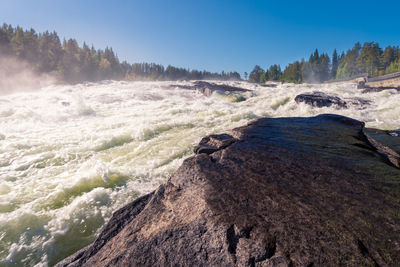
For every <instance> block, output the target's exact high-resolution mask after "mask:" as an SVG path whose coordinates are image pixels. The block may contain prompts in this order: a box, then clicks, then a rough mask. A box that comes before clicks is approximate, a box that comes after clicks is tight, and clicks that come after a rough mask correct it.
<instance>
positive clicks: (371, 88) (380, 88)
mask: <svg viewBox="0 0 400 267" xmlns="http://www.w3.org/2000/svg"><path fill="white" fill-rule="evenodd" d="M359 89H363V90H362V93H364V94H365V93H374V92H381V91H384V90H396V91H398V92H400V87H394V86H363V87H360V88H359Z"/></svg>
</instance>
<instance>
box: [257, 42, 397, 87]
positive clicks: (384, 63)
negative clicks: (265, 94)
mask: <svg viewBox="0 0 400 267" xmlns="http://www.w3.org/2000/svg"><path fill="white" fill-rule="evenodd" d="M395 72H400V49H399V47H398V46H387V47H386V48H385V49H384V50H383V49H382V48H381V47H380V46H379V44H378V43H375V42H366V43H364V44H363V45H362V46H361V44H360V43H356V44H355V45H354V47H353V48H352V49H349V50H347V52H346V53H344V52H342V53H341V55H340V56H339V55H338V53H337V51H336V49H335V50H334V51H333V54H332V58H330V57H329V55H328V54H325V53H323V54H320V53H319V52H318V49H316V50H315V51H314V53H312V54H311V55H310V57H309V59H308V60H304V59H302V60H301V61H295V62H293V63H292V64H289V65H288V66H287V67H286V68H285V69H284V70H283V71H282V70H281V67H280V66H279V65H272V66H270V67H269V68H268V69H266V70H263V69H262V68H261V67H260V66H255V67H254V69H253V70H252V71H251V73H250V75H249V81H251V82H261V83H263V82H265V81H274V80H280V81H284V82H294V83H303V82H309V83H315V82H324V81H328V80H344V79H347V78H350V77H354V76H357V75H359V74H364V73H366V74H367V75H368V77H377V76H381V75H385V74H390V73H395Z"/></svg>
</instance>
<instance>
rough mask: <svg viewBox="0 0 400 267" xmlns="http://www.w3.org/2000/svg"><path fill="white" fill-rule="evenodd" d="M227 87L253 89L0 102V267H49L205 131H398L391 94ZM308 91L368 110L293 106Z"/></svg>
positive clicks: (150, 186)
mask: <svg viewBox="0 0 400 267" xmlns="http://www.w3.org/2000/svg"><path fill="white" fill-rule="evenodd" d="M182 83H185V84H186V83H188V82H182ZM229 84H230V85H234V86H240V87H244V88H247V89H251V90H253V91H252V92H248V93H245V94H243V95H242V96H235V95H229V96H223V95H220V94H213V95H212V96H211V97H205V96H203V95H201V94H200V93H198V92H196V91H192V90H185V89H181V88H178V87H174V86H173V83H170V82H131V83H127V82H111V81H110V82H103V83H95V84H80V85H75V86H56V87H54V86H52V87H46V88H43V89H41V90H40V91H36V92H30V93H21V94H11V95H7V96H0V265H6V266H13V265H25V266H32V265H38V266H47V265H52V264H54V263H56V262H57V261H59V260H61V259H63V258H64V257H66V256H68V255H70V254H71V253H73V252H75V251H77V250H78V249H80V248H82V247H84V246H85V245H87V244H89V243H90V242H92V241H93V240H94V238H95V237H96V235H97V234H98V233H99V232H100V231H101V227H102V226H103V225H104V224H105V223H106V222H107V220H108V219H109V218H110V216H111V215H112V213H113V212H114V211H115V210H117V209H118V208H120V207H122V206H123V205H125V204H127V203H129V202H131V201H132V200H134V199H135V198H137V197H138V196H140V195H143V194H145V193H148V192H150V191H152V190H154V189H155V188H156V187H157V186H158V185H159V184H160V183H162V182H163V181H165V180H166V179H167V178H168V177H170V176H171V175H172V174H173V173H174V171H175V170H176V169H177V168H178V167H179V166H180V164H181V163H182V161H183V159H185V158H186V157H188V156H190V155H191V154H192V150H193V147H194V145H196V144H197V143H198V142H199V140H200V139H201V138H202V137H204V136H205V135H208V134H212V133H223V132H229V130H231V129H232V128H235V127H238V126H241V125H244V124H246V123H247V122H249V121H251V120H253V119H256V118H260V117H282V116H315V115H318V114H322V113H336V114H341V115H345V116H350V117H353V118H355V119H358V120H362V121H365V122H366V124H367V126H368V127H375V128H381V129H398V128H400V106H399V105H398V103H400V94H398V93H397V92H395V91H391V90H387V91H382V92H378V93H369V94H361V92H360V90H357V89H356V88H355V85H353V84H340V85H338V84H337V85H291V84H285V85H280V86H278V87H277V88H265V87H259V86H257V85H253V84H248V83H245V82H230V83H229ZM316 90H317V91H323V92H326V93H329V94H337V95H338V96H340V97H342V98H346V97H361V98H364V99H367V100H371V101H372V104H371V105H370V106H368V107H367V108H366V109H359V108H358V107H356V106H354V107H352V106H350V108H349V109H336V108H335V107H326V108H313V107H311V106H308V105H306V104H296V103H295V101H294V98H295V96H296V95H297V94H300V93H304V92H311V91H316ZM244 99H247V100H245V101H243V100H244Z"/></svg>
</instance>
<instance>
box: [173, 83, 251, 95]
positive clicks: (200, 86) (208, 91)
mask: <svg viewBox="0 0 400 267" xmlns="http://www.w3.org/2000/svg"><path fill="white" fill-rule="evenodd" d="M172 87H178V88H181V89H189V90H197V91H199V92H200V93H202V94H203V95H205V96H211V95H212V93H213V92H220V93H227V92H228V93H243V92H249V91H250V90H248V89H244V88H241V87H235V86H230V85H226V84H217V83H210V82H205V81H196V82H194V83H193V85H180V84H174V85H172Z"/></svg>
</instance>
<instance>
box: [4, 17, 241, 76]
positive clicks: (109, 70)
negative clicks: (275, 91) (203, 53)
mask: <svg viewBox="0 0 400 267" xmlns="http://www.w3.org/2000/svg"><path fill="white" fill-rule="evenodd" d="M0 55H1V56H2V57H4V56H13V57H14V56H16V57H17V58H18V59H19V60H21V61H24V62H25V63H26V62H27V63H29V64H30V65H31V67H32V68H33V69H34V71H35V72H37V73H52V74H55V75H56V76H58V77H59V78H61V79H62V80H63V81H65V82H70V83H76V82H83V81H98V80H105V79H113V80H122V79H132V80H134V79H135V80H194V79H195V80H202V79H218V80H240V75H239V73H237V72H228V73H225V72H224V71H223V72H221V73H211V72H208V71H198V70H189V69H185V68H177V67H173V66H167V67H166V68H164V66H162V65H160V64H154V63H134V64H129V63H128V62H126V61H122V62H120V60H119V59H118V57H117V56H116V54H115V53H114V51H113V50H112V48H109V47H107V48H106V49H104V50H99V49H97V50H96V49H95V48H94V47H93V46H91V47H89V46H88V45H87V44H86V43H83V45H82V46H79V45H78V42H77V41H76V40H75V39H69V40H65V39H64V40H63V41H62V42H61V41H60V38H59V37H58V35H57V33H56V32H51V33H50V32H48V31H46V32H43V33H37V32H36V31H35V30H34V29H30V30H24V29H22V28H21V27H16V28H14V27H12V26H11V25H8V24H3V26H2V27H1V28H0Z"/></svg>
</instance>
